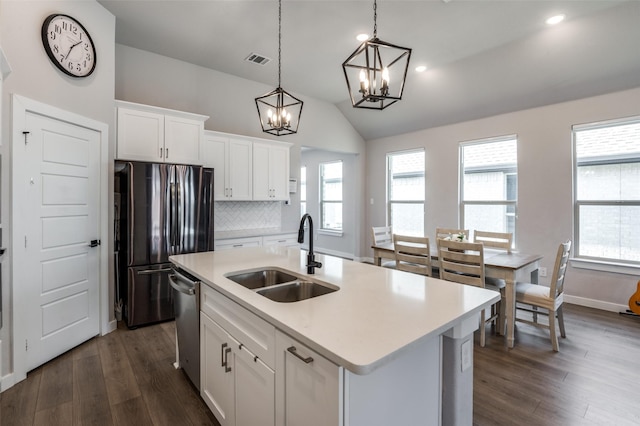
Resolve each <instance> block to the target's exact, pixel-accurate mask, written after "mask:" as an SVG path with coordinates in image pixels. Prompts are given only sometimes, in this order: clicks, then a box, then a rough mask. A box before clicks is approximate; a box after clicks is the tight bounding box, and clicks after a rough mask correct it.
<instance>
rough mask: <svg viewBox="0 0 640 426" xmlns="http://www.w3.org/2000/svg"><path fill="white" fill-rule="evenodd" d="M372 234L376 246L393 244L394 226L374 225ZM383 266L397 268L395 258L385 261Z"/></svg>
mask: <svg viewBox="0 0 640 426" xmlns="http://www.w3.org/2000/svg"><path fill="white" fill-rule="evenodd" d="M371 234H372V236H373V245H374V246H379V245H384V244H389V245H391V244H393V228H392V227H391V226H372V227H371ZM382 266H383V267H385V268H395V267H396V262H395V261H393V260H387V261H383V262H382Z"/></svg>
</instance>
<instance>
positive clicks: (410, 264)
mask: <svg viewBox="0 0 640 426" xmlns="http://www.w3.org/2000/svg"><path fill="white" fill-rule="evenodd" d="M393 249H394V252H395V255H396V269H397V270H399V271H406V272H413V273H414V274H421V275H426V276H428V277H430V276H431V246H430V245H429V237H413V236H408V235H398V234H393Z"/></svg>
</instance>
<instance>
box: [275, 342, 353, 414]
mask: <svg viewBox="0 0 640 426" xmlns="http://www.w3.org/2000/svg"><path fill="white" fill-rule="evenodd" d="M276 351H277V352H276V372H277V373H276V424H277V425H286V426H341V425H342V424H343V415H342V409H343V406H342V389H343V386H342V385H343V380H342V377H343V369H342V367H339V366H337V365H336V364H334V363H332V362H331V361H329V360H327V359H326V358H324V357H322V356H320V355H318V354H317V353H316V352H314V351H312V350H311V349H309V348H307V347H306V346H304V345H303V344H301V343H300V342H298V341H296V340H295V339H293V338H291V337H289V336H287V335H286V334H284V333H281V332H280V331H276Z"/></svg>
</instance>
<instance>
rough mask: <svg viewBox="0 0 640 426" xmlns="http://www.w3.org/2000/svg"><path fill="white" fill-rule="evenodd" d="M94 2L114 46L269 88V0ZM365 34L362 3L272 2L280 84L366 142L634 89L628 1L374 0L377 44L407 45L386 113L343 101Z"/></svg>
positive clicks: (638, 45) (639, 47) (637, 26)
mask: <svg viewBox="0 0 640 426" xmlns="http://www.w3.org/2000/svg"><path fill="white" fill-rule="evenodd" d="M99 3H101V4H102V5H103V6H104V7H106V8H107V9H108V10H110V11H111V12H112V13H113V14H114V15H115V16H116V42H117V43H120V44H124V45H127V46H132V47H135V48H139V49H143V50H147V51H150V52H154V53H158V54H161V55H164V56H168V57H172V58H176V59H180V60H183V61H186V62H190V63H193V64H197V65H200V66H203V67H207V68H211V69H214V70H217V71H221V72H225V73H228V74H232V75H236V76H238V77H242V78H246V79H250V80H254V81H258V82H262V83H265V84H267V85H269V86H273V87H276V86H277V63H278V61H277V59H278V4H277V1H275V0H257V1H245V0H234V1H228V0H227V1H219V0H196V1H189V0H173V1H171V0H145V1H142V0H137V1H125V0H99ZM557 13H564V14H566V16H567V19H566V20H565V21H564V22H563V23H561V24H559V25H557V26H554V27H549V26H547V25H546V24H545V23H544V20H545V19H546V18H547V17H549V16H551V15H554V14H557ZM363 32H365V33H369V34H371V33H372V32H373V1H372V0H371V1H369V0H367V1H365V0H356V1H347V0H334V1H327V0H284V1H283V3H282V87H283V88H284V89H285V90H287V91H288V92H291V93H293V94H296V95H304V96H311V97H314V98H317V99H322V100H325V101H328V102H331V103H334V104H336V105H337V107H338V108H339V109H340V110H341V111H342V113H343V114H344V115H345V117H346V118H347V119H348V120H349V121H350V122H351V123H352V125H353V126H354V127H355V129H356V130H357V131H358V132H359V133H360V134H361V135H362V137H363V138H365V139H366V140H370V139H375V138H379V137H384V136H390V135H395V134H400V133H406V132H409V131H414V130H419V129H424V128H429V127H434V126H439V125H443V124H450V123H455V122H460V121H465V120H470V119H475V118H481V117H487V116H491V115H495V114H500V113H504V112H509V111H515V110H520V109H525V108H532V107H536V106H542V105H548V104H552V103H557V102H562V101H566V100H572V99H579V98H583V97H587V96H593V95H598V94H603V93H608V92H612V91H617V90H624V89H628V88H633V87H640V1H637V0H630V1H616V0H572V1H551V0H549V1H545V0H534V1H526V0H501V1H486V0H466V1H461V0H451V1H449V2H444V1H441V0H412V1H404V0H379V1H378V37H379V38H380V39H381V40H384V41H387V42H390V43H393V44H396V45H400V46H404V47H410V48H412V49H413V51H412V56H411V64H410V73H409V76H408V78H407V83H406V86H405V90H404V96H403V99H402V101H400V102H398V103H397V104H395V105H393V106H391V107H389V108H387V109H385V110H384V111H377V110H361V109H354V108H352V107H351V103H350V102H349V100H348V92H347V89H346V84H345V79H344V74H343V72H342V67H341V64H342V62H343V61H344V60H345V59H346V58H347V57H348V56H349V55H350V54H351V53H352V52H353V51H354V50H355V49H356V47H357V46H358V44H359V42H358V41H357V40H356V39H355V37H356V35H357V34H359V33H363ZM252 52H254V53H258V54H262V55H265V56H267V57H269V58H271V59H272V61H271V62H269V63H268V64H267V65H265V66H260V65H256V64H253V63H249V62H246V61H245V60H244V59H245V58H246V57H247V56H248V55H249V54H250V53H252ZM417 65H427V66H428V70H427V71H426V72H424V73H420V74H419V73H416V72H414V71H413V68H414V67H415V66H417ZM261 94H262V93H256V96H259V95H261ZM300 125H301V126H304V112H303V115H302V120H301V124H300Z"/></svg>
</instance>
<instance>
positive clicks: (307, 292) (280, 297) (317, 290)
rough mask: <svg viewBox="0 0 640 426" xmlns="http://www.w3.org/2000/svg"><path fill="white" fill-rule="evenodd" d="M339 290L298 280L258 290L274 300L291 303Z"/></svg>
mask: <svg viewBox="0 0 640 426" xmlns="http://www.w3.org/2000/svg"><path fill="white" fill-rule="evenodd" d="M337 290H338V288H334V287H329V286H327V285H323V284H318V283H315V282H312V281H296V282H293V283H290V284H282V285H279V286H274V287H271V288H265V289H262V290H258V294H261V295H263V296H264V297H266V298H268V299H271V300H273V301H274V302H283V303H289V302H298V301H300V300H306V299H311V298H312V297H317V296H322V295H323V294H328V293H333V292H334V291H337Z"/></svg>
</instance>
